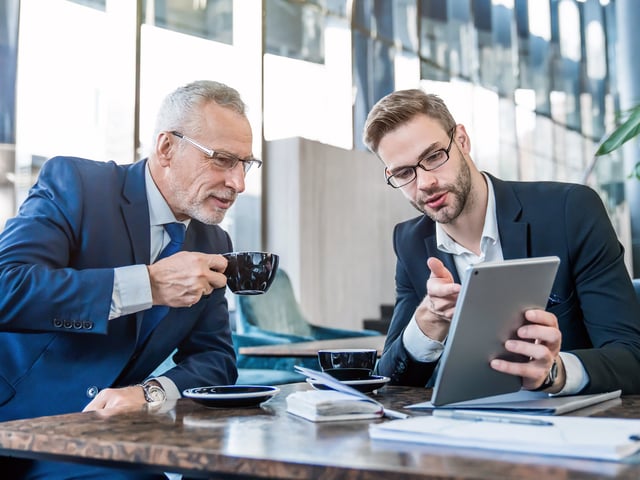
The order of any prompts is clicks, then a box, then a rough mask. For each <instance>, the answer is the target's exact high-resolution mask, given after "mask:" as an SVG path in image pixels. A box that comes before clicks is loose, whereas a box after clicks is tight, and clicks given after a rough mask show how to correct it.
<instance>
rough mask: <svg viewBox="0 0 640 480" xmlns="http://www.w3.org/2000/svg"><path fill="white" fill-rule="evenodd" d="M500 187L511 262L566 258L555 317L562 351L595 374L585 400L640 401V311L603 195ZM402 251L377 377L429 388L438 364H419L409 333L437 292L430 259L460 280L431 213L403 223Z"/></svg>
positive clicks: (552, 307) (503, 236)
mask: <svg viewBox="0 0 640 480" xmlns="http://www.w3.org/2000/svg"><path fill="white" fill-rule="evenodd" d="M491 181H492V183H493V187H494V191H495V196H496V210H497V218H498V230H499V233H500V241H501V243H502V249H503V255H504V258H505V259H513V258H525V257H541V256H548V255H557V256H558V257H560V260H561V261H560V267H559V270H558V273H557V276H556V279H555V283H554V285H553V288H552V293H551V295H550V298H549V303H548V305H547V310H548V311H550V312H553V313H554V314H555V315H556V316H557V317H558V322H559V326H560V330H561V331H562V351H567V352H571V353H573V354H575V355H576V356H577V357H578V358H579V359H580V361H581V362H582V364H583V365H584V367H585V369H586V371H587V373H588V375H589V379H590V381H589V383H588V385H587V386H586V387H585V389H584V390H583V392H581V393H592V392H602V391H609V390H616V389H618V388H622V391H623V394H631V393H640V304H639V303H638V300H637V299H636V296H635V293H634V289H633V286H632V283H631V280H630V278H629V274H628V272H627V270H626V267H625V265H624V258H623V253H624V252H623V247H622V245H621V244H620V242H619V241H618V239H617V237H616V234H615V231H614V229H613V227H612V225H611V222H610V220H609V217H608V216H607V213H606V210H605V209H604V206H603V204H602V201H601V200H600V197H599V196H598V195H597V194H596V192H594V191H593V190H592V189H590V188H588V187H585V186H582V185H575V184H566V183H556V182H505V181H502V180H498V179H496V178H494V177H491ZM393 243H394V249H395V252H396V255H397V265H396V304H395V308H394V312H393V318H392V320H391V325H390V327H389V332H388V338H387V342H386V345H385V349H384V353H383V355H382V357H381V358H380V361H379V362H378V365H377V367H376V371H377V373H378V374H381V375H386V376H389V377H391V379H392V383H394V384H402V385H420V386H424V385H427V384H429V383H430V382H431V381H432V378H431V377H432V376H433V373H434V370H435V367H436V364H437V362H431V363H423V362H416V361H415V360H413V359H412V358H411V356H410V355H409V354H408V352H407V351H406V349H405V348H404V345H403V343H402V333H403V331H404V329H405V327H406V326H407V324H408V323H409V320H410V319H411V317H412V316H413V314H414V312H415V309H416V308H417V306H418V304H419V303H420V301H421V300H422V299H423V298H424V296H425V295H426V293H427V292H426V283H427V279H428V278H429V275H430V271H429V269H428V267H427V259H428V258H429V257H431V256H434V257H438V258H439V259H441V260H442V261H443V262H444V264H445V265H446V266H447V268H448V269H449V270H450V271H451V272H452V273H453V274H454V276H455V277H456V281H457V282H459V281H460V280H459V277H458V274H457V271H456V268H455V264H454V261H453V256H452V255H450V254H446V253H443V252H441V251H439V250H438V249H437V248H436V230H435V224H434V222H433V221H432V220H431V219H429V218H428V217H427V216H426V215H423V216H420V217H417V218H414V219H412V220H409V221H406V222H403V223H400V224H398V225H396V228H395V229H394V234H393Z"/></svg>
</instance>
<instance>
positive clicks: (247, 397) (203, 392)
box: [182, 385, 280, 408]
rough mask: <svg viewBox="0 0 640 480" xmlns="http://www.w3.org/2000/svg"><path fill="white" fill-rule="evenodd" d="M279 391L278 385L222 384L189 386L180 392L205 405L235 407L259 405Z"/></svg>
mask: <svg viewBox="0 0 640 480" xmlns="http://www.w3.org/2000/svg"><path fill="white" fill-rule="evenodd" d="M279 391H280V389H279V388H278V387H271V386H265V385H222V386H215V387H214V386H212V387H197V388H189V389H187V390H185V391H184V392H182V394H183V395H184V396H185V397H187V398H190V399H191V400H193V401H194V402H198V403H200V404H202V405H204V406H205V407H212V408H236V407H253V406H257V405H260V404H261V403H262V402H264V401H266V400H269V399H270V398H271V397H272V396H274V395H275V394H276V393H278V392H279Z"/></svg>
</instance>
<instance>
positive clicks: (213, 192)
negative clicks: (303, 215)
mask: <svg viewBox="0 0 640 480" xmlns="http://www.w3.org/2000/svg"><path fill="white" fill-rule="evenodd" d="M154 137H155V143H154V145H153V149H152V152H151V154H150V155H149V158H148V159H146V160H144V161H140V162H137V163H134V164H131V165H118V164H116V163H114V162H96V161H91V160H85V159H81V158H73V157H55V158H52V159H50V160H48V161H47V162H45V164H44V165H43V167H42V169H41V172H40V175H39V178H38V180H37V182H36V184H35V185H34V186H33V188H32V189H31V190H30V192H29V195H28V197H27V199H26V200H25V201H24V203H23V204H22V206H21V207H20V211H19V214H18V216H17V217H15V218H13V219H11V220H9V222H8V223H7V225H6V228H5V230H4V232H3V233H2V234H1V235H0V291H1V292H2V295H1V296H0V420H10V419H17V418H25V417H34V416H40V415H53V414H61V413H67V412H77V411H81V410H96V409H104V408H110V407H114V406H127V405H131V406H135V405H142V404H144V403H145V402H159V401H163V400H165V399H167V398H169V399H175V398H179V397H180V392H182V390H184V389H186V388H189V387H195V386H202V385H221V384H230V383H234V382H235V380H236V378H237V369H236V365H235V354H234V350H233V344H232V341H231V331H230V326H229V315H228V310H227V302H226V300H225V296H224V294H225V286H226V277H225V276H224V275H223V272H224V270H225V267H226V264H227V262H226V260H225V258H224V257H222V256H221V255H219V254H220V253H224V252H228V251H231V250H232V244H231V240H230V238H229V236H228V234H227V233H226V232H225V231H223V230H222V229H221V228H220V227H219V226H217V224H218V223H219V222H220V221H221V220H222V219H223V218H224V216H225V214H226V212H227V211H228V209H229V208H230V207H231V206H232V205H233V203H234V201H235V199H236V197H237V195H238V194H240V193H241V192H243V191H244V188H245V175H246V174H247V172H248V170H249V169H250V167H252V166H253V165H257V166H259V165H260V163H261V162H260V161H259V160H256V159H254V158H253V156H252V154H251V151H252V133H251V127H250V125H249V122H248V120H247V118H246V116H245V105H244V103H243V102H242V100H241V99H240V97H239V95H238V93H237V92H236V91H235V90H234V89H232V88H230V87H228V86H226V85H223V84H220V83H217V82H213V81H197V82H194V83H191V84H189V85H186V86H183V87H181V88H178V89H177V90H175V91H174V92H172V93H171V94H170V95H168V96H167V98H166V99H165V100H164V102H163V104H162V106H161V108H160V111H159V113H158V116H157V120H156V127H155V136H154ZM174 350H176V353H175V355H174V357H173V359H174V361H175V363H176V366H175V367H174V368H172V369H170V370H168V371H166V372H164V374H163V375H162V376H160V377H158V378H154V379H150V378H148V376H149V375H150V373H151V372H153V371H154V369H155V368H156V367H157V366H158V365H159V364H160V363H161V362H162V360H163V359H165V358H166V357H167V356H168V355H170V354H171V352H173V351H174ZM13 464H14V465H17V463H16V462H13ZM83 468H85V467H83ZM38 469H40V470H38ZM88 470H89V471H91V469H88ZM60 472H64V473H60ZM82 472H84V470H80V467H78V470H74V469H72V468H71V467H70V466H65V467H63V468H61V469H60V470H59V471H57V470H56V469H55V465H54V466H51V464H44V463H43V464H40V465H36V466H34V467H33V468H32V472H31V474H32V475H34V476H35V475H36V474H39V475H43V476H44V477H45V478H57V477H56V475H58V474H60V478H66V476H67V475H69V476H74V475H76V476H74V478H78V477H80V476H81V475H83V473H82ZM87 475H97V478H110V475H111V473H105V472H102V473H99V474H95V473H88V474H87ZM119 475H122V476H117V477H114V478H129V477H128V474H127V473H126V472H125V473H122V474H119ZM131 478H145V477H142V476H138V474H136V475H133V474H132V477H131Z"/></svg>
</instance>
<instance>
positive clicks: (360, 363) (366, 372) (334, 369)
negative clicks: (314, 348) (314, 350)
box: [318, 348, 378, 380]
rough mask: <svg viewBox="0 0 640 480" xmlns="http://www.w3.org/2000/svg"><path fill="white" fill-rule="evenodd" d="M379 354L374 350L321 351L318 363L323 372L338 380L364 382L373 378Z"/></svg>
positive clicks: (345, 349) (343, 349) (342, 349)
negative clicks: (372, 374)
mask: <svg viewBox="0 0 640 480" xmlns="http://www.w3.org/2000/svg"><path fill="white" fill-rule="evenodd" d="M377 358H378V352H377V351H376V350H375V349H372V348H341V349H334V350H319V351H318V362H319V363H320V368H321V369H322V371H323V372H325V373H328V374H329V375H331V376H333V377H335V378H337V379H338V380H364V379H366V378H369V377H370V376H371V373H372V372H373V368H374V367H375V365H376V359H377Z"/></svg>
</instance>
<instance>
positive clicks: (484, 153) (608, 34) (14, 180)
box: [0, 0, 625, 248]
mask: <svg viewBox="0 0 640 480" xmlns="http://www.w3.org/2000/svg"><path fill="white" fill-rule="evenodd" d="M0 8H2V10H0V13H2V15H0V48H1V49H0V67H2V68H1V69H0V82H2V87H3V88H2V93H1V94H0V104H1V105H2V107H3V108H2V118H1V120H2V122H1V123H0V145H4V146H3V147H2V148H3V149H4V150H3V151H6V150H7V149H9V150H11V155H10V156H11V157H13V149H14V145H15V166H14V164H13V158H12V160H11V161H6V160H3V163H2V164H0V167H2V168H5V170H6V169H7V168H9V170H13V171H10V172H9V173H8V176H7V175H6V174H5V176H4V178H5V179H4V180H2V181H4V182H5V184H7V182H10V183H11V185H12V187H15V196H14V197H13V198H15V202H6V201H5V202H3V204H5V205H8V204H9V203H11V205H10V206H9V207H8V208H5V213H4V214H3V215H4V217H3V218H2V219H0V221H2V223H3V222H4V220H5V219H6V216H7V215H8V213H6V211H12V210H14V208H15V204H17V203H19V202H20V201H21V198H23V196H24V194H25V193H26V189H27V188H28V187H29V186H30V185H31V183H32V182H33V179H34V175H35V173H37V170H38V168H39V165H40V164H41V162H42V161H43V160H44V159H46V158H49V157H50V156H52V155H57V154H68V155H78V156H85V157H89V158H95V159H98V160H110V159H112V160H114V161H116V162H121V163H126V162H132V161H135V160H138V159H140V158H143V157H144V156H145V155H146V151H147V150H148V147H149V144H150V141H151V138H150V136H151V130H152V122H153V118H154V115H155V110H156V108H157V105H158V103H159V102H160V100H161V98H162V96H163V95H164V94H165V93H167V92H168V91H169V90H172V89H173V88H175V87H176V86H178V85H180V84H183V83H186V82H188V81H191V80H193V79H195V78H212V79H217V80H220V81H223V82H226V83H229V84H231V85H233V86H234V87H236V88H237V89H238V90H239V91H240V92H241V94H242V95H243V97H244V98H245V100H246V102H247V103H248V105H249V116H250V121H251V123H252V125H253V128H254V132H255V136H254V137H255V138H254V153H255V154H256V155H257V156H260V155H261V152H262V141H263V139H264V140H274V139H281V138H287V137H296V136H300V137H304V138H307V139H312V140H317V141H319V142H322V143H326V144H329V145H333V146H337V147H341V148H344V149H354V148H355V149H363V148H364V146H363V145H362V141H361V136H362V128H363V125H364V120H365V118H366V115H367V113H368V111H369V109H370V108H371V107H372V106H373V104H374V103H375V102H376V101H377V100H378V99H380V98H381V97H382V96H383V95H386V94H387V93H390V92H391V91H393V90H395V89H398V88H408V87H418V86H421V87H423V88H425V89H427V90H429V91H432V92H436V93H440V94H441V95H442V96H443V97H444V99H445V101H447V103H448V104H449V105H450V106H451V109H452V111H453V112H454V114H455V116H456V117H457V119H458V121H460V122H461V123H464V124H465V125H466V126H467V128H468V130H469V132H470V134H471V136H472V140H473V158H474V160H475V161H476V163H478V165H479V166H480V168H483V169H486V170H489V171H491V172H492V173H495V174H496V175H499V176H501V177H503V178H507V179H525V180H528V179H537V180H540V179H558V180H569V181H577V182H584V181H588V182H591V183H593V184H594V185H596V186H597V187H598V188H600V189H601V191H602V192H603V195H604V196H605V198H606V199H607V202H608V204H609V206H610V207H611V208H612V212H613V211H614V210H615V208H617V206H618V205H619V204H621V203H622V201H623V194H622V189H621V188H620V185H621V181H622V179H623V178H624V173H625V172H623V171H622V169H621V166H620V162H618V161H616V158H613V159H609V160H610V161H607V162H603V163H602V164H601V165H598V166H597V168H596V169H593V168H592V167H593V161H592V157H593V151H594V150H595V144H597V143H598V142H599V140H600V138H602V136H603V135H604V133H605V132H606V131H607V130H608V129H610V128H611V126H612V124H613V121H614V118H615V115H614V112H615V111H616V110H617V104H618V102H617V92H616V89H615V88H616V87H615V85H616V71H615V68H613V65H614V64H615V48H614V46H613V45H614V41H615V38H616V29H615V2H609V1H604V0H581V1H579V0H353V1H351V2H347V0H306V1H304V0H295V1H294V0H264V1H262V0H146V1H142V0H141V1H131V2H129V1H122V0H75V1H72V0H22V1H18V0H8V1H5V2H3V3H1V6H0ZM263 8H264V12H263ZM51 18H56V22H51V21H49V19H51ZM18 26H19V29H18ZM18 44H19V48H18ZM14 101H15V107H14ZM14 112H18V115H15V114H14ZM7 145H8V147H7ZM3 155H4V154H3ZM4 156H5V157H6V155H4ZM592 170H593V173H595V175H589V174H591V173H592ZM264 171H265V172H266V171H268V162H267V163H266V164H265V169H264ZM0 173H1V172H0ZM260 174H261V172H260V171H258V172H253V173H252V176H251V177H250V179H249V182H250V184H249V185H248V190H247V192H246V193H245V194H244V195H243V196H241V197H240V198H241V200H240V201H239V202H238V205H237V206H236V207H235V208H234V212H232V214H231V215H230V216H229V219H228V222H229V225H228V228H230V229H231V230H232V232H234V231H236V230H235V229H237V231H236V235H234V237H235V239H236V243H237V245H238V247H246V248H256V247H257V245H258V244H259V243H260V232H261V227H260V221H261V220H260V217H261V215H260V212H261V211H262V207H261V198H262V186H261V185H262V179H261V176H260ZM7 178H9V179H10V180H7ZM239 219H242V220H241V221H239Z"/></svg>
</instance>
